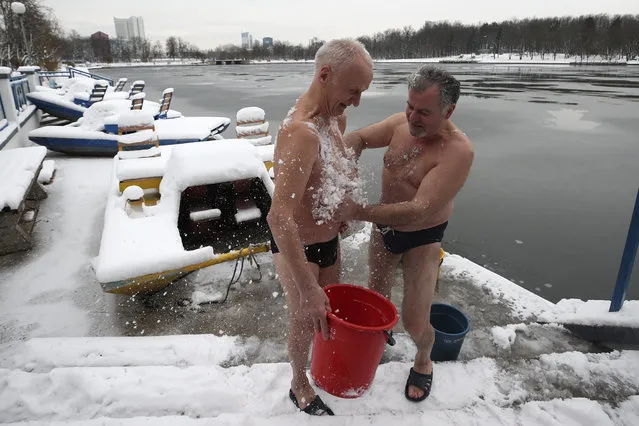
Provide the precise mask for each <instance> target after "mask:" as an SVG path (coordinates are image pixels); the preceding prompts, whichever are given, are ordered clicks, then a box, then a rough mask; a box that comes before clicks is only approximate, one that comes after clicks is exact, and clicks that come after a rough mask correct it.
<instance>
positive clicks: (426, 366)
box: [408, 352, 433, 400]
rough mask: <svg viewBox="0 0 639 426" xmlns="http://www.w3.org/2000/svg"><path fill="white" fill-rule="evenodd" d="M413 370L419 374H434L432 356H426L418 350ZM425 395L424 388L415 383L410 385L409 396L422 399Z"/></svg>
mask: <svg viewBox="0 0 639 426" xmlns="http://www.w3.org/2000/svg"><path fill="white" fill-rule="evenodd" d="M413 370H414V371H415V372H416V373H419V374H433V362H432V361H431V360H430V356H428V357H424V356H422V355H421V354H420V353H419V352H418V354H417V355H416V356H415V364H414V365H413ZM429 390H430V389H429ZM423 396H424V390H423V389H421V388H419V387H417V386H414V385H408V397H409V398H410V399H413V400H421V399H422V397H423Z"/></svg>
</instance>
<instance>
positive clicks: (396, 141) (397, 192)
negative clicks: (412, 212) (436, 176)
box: [381, 122, 469, 232]
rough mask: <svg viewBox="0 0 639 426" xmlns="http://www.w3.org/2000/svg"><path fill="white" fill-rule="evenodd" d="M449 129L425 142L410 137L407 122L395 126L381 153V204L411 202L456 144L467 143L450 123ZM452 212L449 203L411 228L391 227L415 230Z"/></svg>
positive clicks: (431, 223) (426, 226) (463, 136)
mask: <svg viewBox="0 0 639 426" xmlns="http://www.w3.org/2000/svg"><path fill="white" fill-rule="evenodd" d="M449 125H450V130H449V131H444V132H442V134H441V136H440V138H438V139H435V140H430V141H428V142H424V141H423V140H420V139H418V138H415V137H413V136H411V134H410V133H409V130H408V125H407V123H406V122H403V123H402V124H400V125H398V126H397V127H396V128H395V129H394V132H393V137H392V139H391V142H390V144H389V146H388V149H387V150H386V153H385V154H384V170H383V172H382V199H381V203H397V202H402V201H410V200H412V199H413V198H414V197H415V194H416V193H417V189H418V188H419V185H420V184H421V182H422V180H423V179H424V177H425V176H426V175H427V174H428V173H429V172H430V171H431V170H432V169H433V168H434V167H435V166H437V165H439V164H440V163H442V162H445V161H446V158H447V157H448V156H450V155H454V152H455V151H456V148H458V147H455V145H457V144H468V143H469V141H468V138H467V137H466V136H465V135H464V134H463V133H462V132H461V131H459V130H458V129H457V128H456V127H455V126H454V125H453V124H452V123H450V122H449ZM452 212H453V201H452V200H451V201H450V202H449V203H447V204H446V205H445V206H444V207H442V208H441V209H439V210H438V211H437V212H434V213H432V214H429V215H428V216H427V217H424V218H423V220H419V221H416V222H414V223H412V224H410V225H405V226H396V227H394V228H395V229H397V230H398V231H407V232H408V231H417V230H420V229H426V228H431V227H433V226H437V225H439V224H441V223H444V222H446V221H447V220H448V219H449V217H450V215H451V214H452Z"/></svg>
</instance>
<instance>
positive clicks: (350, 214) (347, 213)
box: [333, 198, 363, 222]
mask: <svg viewBox="0 0 639 426" xmlns="http://www.w3.org/2000/svg"><path fill="white" fill-rule="evenodd" d="M362 208H363V206H362V205H361V204H358V203H356V202H355V201H353V200H352V199H351V198H346V199H345V200H344V201H342V203H341V204H340V205H339V207H337V210H335V214H334V215H333V220H335V221H337V222H348V221H349V220H353V219H357V215H358V214H359V213H360V212H361V211H362Z"/></svg>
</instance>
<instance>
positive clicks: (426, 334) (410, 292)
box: [402, 243, 441, 399]
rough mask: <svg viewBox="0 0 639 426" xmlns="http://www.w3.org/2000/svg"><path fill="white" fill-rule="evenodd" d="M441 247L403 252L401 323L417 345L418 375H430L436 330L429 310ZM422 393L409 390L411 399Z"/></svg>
mask: <svg viewBox="0 0 639 426" xmlns="http://www.w3.org/2000/svg"><path fill="white" fill-rule="evenodd" d="M440 247H441V244H440V243H435V244H428V245H425V246H420V247H415V248H413V249H411V250H408V251H407V252H406V253H404V260H403V269H404V302H403V304H402V321H403V323H404V328H405V329H406V331H407V332H408V333H409V334H410V336H411V337H412V338H413V341H414V342H415V345H416V346H417V354H416V355H415V364H414V366H413V369H414V370H415V371H416V372H417V373H421V374H431V373H432V372H433V364H432V362H431V360H430V353H431V350H432V349H433V344H434V343H435V330H434V329H433V327H432V326H431V325H430V307H431V304H432V302H433V293H434V291H435V283H436V282H437V268H438V267H439V249H440ZM423 394H424V392H423V391H422V390H421V389H419V388H417V387H415V386H410V387H409V389H408V395H409V397H410V398H413V399H415V398H419V397H421V396H422V395H423Z"/></svg>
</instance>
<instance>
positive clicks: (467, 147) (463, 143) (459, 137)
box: [448, 129, 475, 162]
mask: <svg viewBox="0 0 639 426" xmlns="http://www.w3.org/2000/svg"><path fill="white" fill-rule="evenodd" d="M450 142H452V143H449V144H448V146H449V147H450V153H451V155H453V156H455V157H457V158H464V159H468V160H469V161H471V162H472V160H473V157H474V155H475V149H474V148H473V144H472V142H471V141H470V138H469V137H468V135H466V134H465V133H464V132H462V131H461V130H459V129H457V132H455V133H454V134H453V135H452V137H451V139H450Z"/></svg>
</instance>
